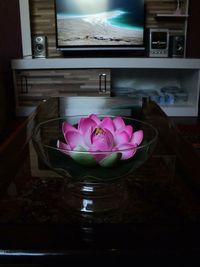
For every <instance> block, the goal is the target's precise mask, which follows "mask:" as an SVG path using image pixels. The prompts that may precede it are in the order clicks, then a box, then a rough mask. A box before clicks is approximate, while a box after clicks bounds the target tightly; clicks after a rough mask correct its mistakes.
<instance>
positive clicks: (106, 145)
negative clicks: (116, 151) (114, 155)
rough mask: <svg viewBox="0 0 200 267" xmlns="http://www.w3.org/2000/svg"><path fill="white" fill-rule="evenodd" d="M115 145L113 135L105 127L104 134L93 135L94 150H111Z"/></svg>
mask: <svg viewBox="0 0 200 267" xmlns="http://www.w3.org/2000/svg"><path fill="white" fill-rule="evenodd" d="M112 147H113V135H112V133H111V132H110V131H109V130H107V129H105V133H104V134H97V135H96V134H93V135H92V145H91V150H92V151H109V150H111V149H112Z"/></svg>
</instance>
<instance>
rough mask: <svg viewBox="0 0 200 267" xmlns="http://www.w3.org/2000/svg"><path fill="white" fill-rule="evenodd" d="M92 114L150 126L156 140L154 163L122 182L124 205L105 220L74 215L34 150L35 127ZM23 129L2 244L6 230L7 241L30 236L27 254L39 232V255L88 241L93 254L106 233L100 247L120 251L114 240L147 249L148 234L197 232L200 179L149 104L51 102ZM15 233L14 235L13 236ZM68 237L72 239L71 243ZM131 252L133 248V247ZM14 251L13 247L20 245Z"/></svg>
mask: <svg viewBox="0 0 200 267" xmlns="http://www.w3.org/2000/svg"><path fill="white" fill-rule="evenodd" d="M91 112H92V113H96V114H110V115H124V116H131V117H132V118H136V119H141V120H143V121H146V122H148V123H151V124H152V125H153V126H154V127H156V128H157V129H158V132H159V137H158V142H157V145H156V148H155V150H154V152H153V154H152V156H151V157H150V158H149V159H148V160H147V162H146V163H145V164H144V165H142V166H141V167H140V168H138V169H137V170H136V171H134V172H133V173H132V174H130V175H129V176H127V177H126V178H125V179H126V183H127V187H128V192H129V195H128V196H129V197H128V202H127V205H126V206H125V207H124V208H123V209H122V210H120V211H119V212H114V213H111V214H109V213H108V214H92V215H91V214H89V215H88V216H80V214H77V213H76V212H74V211H73V210H71V209H70V208H69V207H67V206H66V204H65V202H64V201H63V198H62V190H63V186H64V182H65V178H63V177H61V176H59V175H57V174H56V173H54V172H53V171H52V170H50V169H49V168H48V167H47V166H45V164H44V163H43V162H41V160H40V159H39V158H38V155H37V153H36V151H35V149H34V147H33V143H32V140H31V133H32V128H33V127H34V125H36V124H37V123H39V122H41V121H44V120H47V119H50V118H55V117H61V116H66V115H75V114H76V115H77V114H88V113H91ZM28 125H29V129H26V133H27V140H28V142H27V143H26V146H25V147H24V149H23V160H21V164H20V166H19V168H18V171H17V173H16V175H15V176H14V177H12V178H11V179H10V181H9V183H8V186H7V187H5V188H4V191H3V193H2V195H1V197H0V214H1V216H0V225H2V228H1V229H2V230H1V233H2V236H3V237H5V240H6V235H5V231H4V229H6V233H8V232H9V231H10V233H12V238H14V235H15V234H16V231H18V232H19V233H22V235H23V231H25V232H26V233H27V232H29V233H30V239H29V241H26V242H28V243H26V242H25V241H23V242H25V243H23V244H25V245H24V247H26V246H30V247H31V248H32V246H33V243H34V241H33V239H34V233H35V231H36V232H37V230H36V229H38V233H41V232H42V231H43V234H44V233H45V236H43V241H42V243H41V244H42V245H41V247H42V248H44V247H45V246H46V248H49V249H50V248H51V249H54V248H55V247H56V248H58V247H59V246H60V248H59V249H62V246H63V247H65V248H66V246H67V247H70V248H71V246H72V247H74V248H78V247H79V248H80V247H81V246H82V245H84V246H86V247H87V248H88V246H89V247H91V242H92V244H93V245H94V243H93V242H94V239H93V238H94V236H95V238H96V239H95V240H96V241H95V245H96V246H97V247H98V246H100V244H101V245H102V244H103V243H104V241H103V243H102V235H104V234H105V236H106V233H108V232H109V233H110V234H108V235H107V238H108V239H109V240H107V241H108V243H107V244H105V243H104V245H105V246H106V247H107V248H109V249H110V248H111V247H112V246H113V242H114V241H113V240H115V244H117V245H116V246H117V247H121V243H120V240H121V241H122V239H124V238H125V237H126V244H127V246H126V245H125V247H127V249H128V247H129V246H130V242H131V240H133V238H136V236H137V238H136V239H137V240H139V239H140V238H139V236H140V237H141V239H140V240H143V241H144V242H145V240H146V239H148V240H154V238H153V237H152V235H153V234H155V235H156V233H157V234H158V232H159V233H162V237H163V238H164V239H165V238H166V235H169V238H171V240H173V238H174V237H175V236H176V234H177V233H178V235H181V233H182V231H185V228H181V227H186V228H187V230H188V229H190V231H191V229H193V230H194V228H193V227H192V226H191V225H198V223H199V222H200V194H199V189H200V187H199V188H198V186H199V181H198V177H199V173H198V172H196V170H198V163H199V158H198V155H197V154H195V151H193V148H192V147H191V146H190V145H189V144H188V143H187V142H186V141H185V140H184V138H182V137H181V135H180V133H179V132H178V130H177V129H176V127H175V125H174V124H173V122H172V121H171V120H170V119H169V118H168V117H167V116H165V114H163V112H162V111H161V110H160V108H159V107H158V106H157V105H156V104H155V103H153V102H151V101H149V100H148V99H146V100H144V101H142V102H141V101H140V100H138V99H134V98H118V97H115V98H109V97H63V98H50V99H48V100H47V101H44V102H43V103H41V105H40V106H39V107H38V108H37V111H36V112H35V114H34V115H32V116H31V118H30V120H29V124H28ZM26 127H27V125H25V128H26ZM13 227H14V228H13ZM13 229H16V231H15V232H14V233H13V231H14V230H13ZM33 229H34V230H33ZM59 229H60V231H61V229H62V231H61V232H59V234H58V238H60V240H62V241H61V243H59V241H58V240H57V241H56V236H55V235H56V233H57V232H58V231H59ZM77 229H79V230H77ZM177 229H179V230H177ZM48 231H49V232H48ZM77 231H78V233H79V234H78V237H77V236H76V234H77ZM131 231H132V232H131ZM102 232H103V233H104V234H102ZM128 232H129V233H130V234H129V233H128ZM48 233H50V235H51V236H52V234H53V237H52V238H53V239H52V240H54V241H55V246H53V245H50V243H51V242H50V243H49V240H48V238H47V235H48ZM72 233H74V236H75V237H74V238H73V237H72V236H71V235H72ZM116 233H117V234H116ZM144 233H145V235H144ZM175 233H176V234H175ZM185 233H186V232H185ZM195 233H197V232H195ZM62 234H63V235H66V236H68V238H69V239H68V241H69V242H70V244H71V245H69V242H67V241H66V242H64V240H63V236H62ZM193 234H194V233H193ZM115 235H116V238H114V236H115ZM117 237H118V238H119V240H118V241H117ZM12 238H11V239H12ZM16 238H17V240H18V241H19V239H20V240H21V237H20V238H19V236H17V237H16ZM35 238H36V241H35V242H36V243H35V245H34V246H35V247H36V248H38V249H39V248H40V245H39V243H38V242H37V241H38V240H39V239H40V238H39V236H37V237H35ZM76 238H77V239H76ZM113 238H114V239H113ZM164 239H163V240H164ZM154 241H155V240H154ZM20 242H21V241H19V244H21V243H20ZM109 242H110V243H109ZM152 242H153V241H152ZM180 243H181V242H180ZM7 244H8V245H7V246H8V247H9V246H11V243H9V242H8V243H7ZM47 244H48V245H47ZM128 244H129V245H128ZM132 245H133V246H135V243H134V242H133V243H132ZM132 245H131V247H132ZM13 246H14V248H16V247H17V246H18V245H16V246H15V245H13ZM3 247H5V246H4V245H3ZM11 247H12V246H11ZM22 247H23V245H22ZM129 248H130V247H129Z"/></svg>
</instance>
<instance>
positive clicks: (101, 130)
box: [94, 127, 106, 135]
mask: <svg viewBox="0 0 200 267" xmlns="http://www.w3.org/2000/svg"><path fill="white" fill-rule="evenodd" d="M105 133H106V132H105V131H104V130H103V129H102V128H99V127H97V128H96V129H95V131H94V134H95V135H98V134H105Z"/></svg>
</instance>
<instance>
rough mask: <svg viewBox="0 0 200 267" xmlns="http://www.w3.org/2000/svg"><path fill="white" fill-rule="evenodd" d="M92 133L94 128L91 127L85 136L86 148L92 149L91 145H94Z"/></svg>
mask: <svg viewBox="0 0 200 267" xmlns="http://www.w3.org/2000/svg"><path fill="white" fill-rule="evenodd" d="M92 131H93V127H89V128H88V129H87V131H86V132H85V133H84V134H83V140H84V143H85V146H84V147H88V148H90V147H91V145H92V137H91V136H92Z"/></svg>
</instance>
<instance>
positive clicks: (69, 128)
mask: <svg viewBox="0 0 200 267" xmlns="http://www.w3.org/2000/svg"><path fill="white" fill-rule="evenodd" d="M62 131H63V134H64V133H66V132H68V131H77V129H76V128H75V127H74V126H72V125H71V124H70V123H68V122H67V121H64V122H63V124H62Z"/></svg>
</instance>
